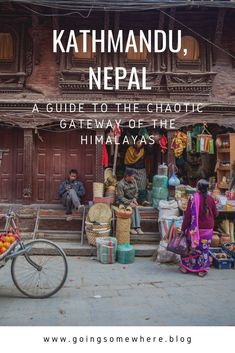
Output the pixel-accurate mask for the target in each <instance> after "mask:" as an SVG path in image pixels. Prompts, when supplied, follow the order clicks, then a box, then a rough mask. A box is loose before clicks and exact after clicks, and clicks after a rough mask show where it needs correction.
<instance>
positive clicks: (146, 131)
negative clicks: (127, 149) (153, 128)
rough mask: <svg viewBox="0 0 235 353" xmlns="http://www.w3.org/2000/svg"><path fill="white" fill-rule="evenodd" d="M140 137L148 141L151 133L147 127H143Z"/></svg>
mask: <svg viewBox="0 0 235 353" xmlns="http://www.w3.org/2000/svg"><path fill="white" fill-rule="evenodd" d="M139 135H140V136H142V137H144V138H145V139H146V140H148V139H149V133H148V130H147V129H146V128H145V127H142V128H141V129H140V131H139Z"/></svg>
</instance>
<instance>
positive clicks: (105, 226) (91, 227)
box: [85, 220, 110, 231]
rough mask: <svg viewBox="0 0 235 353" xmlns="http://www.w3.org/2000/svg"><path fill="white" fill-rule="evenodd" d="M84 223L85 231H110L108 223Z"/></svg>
mask: <svg viewBox="0 0 235 353" xmlns="http://www.w3.org/2000/svg"><path fill="white" fill-rule="evenodd" d="M85 223H86V229H88V230H92V231H100V230H101V231H102V230H107V229H110V223H100V224H94V223H92V222H89V221H88V220H87V221H86V222H85Z"/></svg>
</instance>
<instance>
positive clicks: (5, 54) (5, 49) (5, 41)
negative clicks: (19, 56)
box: [0, 32, 14, 61]
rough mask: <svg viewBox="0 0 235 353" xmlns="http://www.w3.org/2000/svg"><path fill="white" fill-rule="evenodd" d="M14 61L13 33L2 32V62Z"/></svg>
mask: <svg viewBox="0 0 235 353" xmlns="http://www.w3.org/2000/svg"><path fill="white" fill-rule="evenodd" d="M13 60H14V43H13V38H12V35H11V33H4V32H0V61H13Z"/></svg>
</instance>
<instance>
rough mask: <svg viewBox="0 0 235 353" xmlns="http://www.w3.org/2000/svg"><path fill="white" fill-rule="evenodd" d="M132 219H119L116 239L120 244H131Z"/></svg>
mask: <svg viewBox="0 0 235 353" xmlns="http://www.w3.org/2000/svg"><path fill="white" fill-rule="evenodd" d="M130 229H131V218H126V219H125V218H117V224H116V238H117V243H118V244H126V243H128V244H129V243H130V237H131V236H130Z"/></svg>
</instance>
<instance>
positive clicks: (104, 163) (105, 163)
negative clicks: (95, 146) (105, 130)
mask: <svg viewBox="0 0 235 353" xmlns="http://www.w3.org/2000/svg"><path fill="white" fill-rule="evenodd" d="M108 165H109V155H108V151H107V147H106V144H105V143H104V144H103V145H102V166H103V167H104V168H107V167H108Z"/></svg>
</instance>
